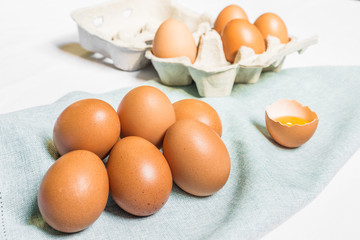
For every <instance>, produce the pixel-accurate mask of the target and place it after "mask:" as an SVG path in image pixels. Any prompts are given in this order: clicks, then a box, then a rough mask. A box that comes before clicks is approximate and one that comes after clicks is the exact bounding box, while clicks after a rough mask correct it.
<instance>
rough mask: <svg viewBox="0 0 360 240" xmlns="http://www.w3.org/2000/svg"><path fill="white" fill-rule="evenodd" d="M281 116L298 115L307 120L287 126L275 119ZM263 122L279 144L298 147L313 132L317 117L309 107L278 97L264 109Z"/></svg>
mask: <svg viewBox="0 0 360 240" xmlns="http://www.w3.org/2000/svg"><path fill="white" fill-rule="evenodd" d="M283 116H292V117H299V118H302V119H305V120H307V121H308V123H306V124H304V125H297V124H294V125H292V126H288V125H286V124H282V123H280V122H278V121H276V119H278V118H279V117H283ZM265 122H266V128H267V129H268V131H269V133H270V135H271V137H272V138H273V139H274V140H275V141H276V142H277V143H279V144H280V145H282V146H284V147H288V148H295V147H299V146H301V145H302V144H304V143H305V142H307V141H308V140H309V139H310V138H311V137H312V136H313V135H314V133H315V130H316V128H317V125H318V122H319V119H318V116H317V114H316V113H315V112H313V111H311V110H310V108H309V107H307V106H303V105H302V104H301V103H299V102H297V101H296V100H289V99H280V100H278V101H276V102H274V103H273V104H271V105H270V106H267V107H266V110H265Z"/></svg>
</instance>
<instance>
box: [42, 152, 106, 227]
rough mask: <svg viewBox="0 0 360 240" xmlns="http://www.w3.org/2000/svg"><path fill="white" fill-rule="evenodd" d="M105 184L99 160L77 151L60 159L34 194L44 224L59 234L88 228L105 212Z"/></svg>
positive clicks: (103, 170) (102, 166)
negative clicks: (36, 195) (36, 197)
mask: <svg viewBox="0 0 360 240" xmlns="http://www.w3.org/2000/svg"><path fill="white" fill-rule="evenodd" d="M108 194H109V180H108V175H107V172H106V168H105V166H104V163H103V162H102V161H101V159H100V158H99V157H98V156H97V155H95V154H94V153H92V152H89V151H86V150H77V151H73V152H69V153H67V154H65V155H63V156H62V157H60V158H59V159H58V160H56V162H55V163H54V164H53V165H52V166H51V167H50V168H49V170H48V171H47V173H46V174H45V176H44V178H43V180H42V182H41V185H40V189H39V192H38V206H39V210H40V213H41V215H42V217H43V218H44V220H45V221H46V222H47V223H48V224H49V225H50V226H51V227H53V228H54V229H56V230H58V231H61V232H67V233H71V232H78V231H81V230H83V229H85V228H87V227H88V226H90V225H91V224H92V223H93V222H95V220H96V219H97V218H98V217H99V216H100V214H101V213H102V211H103V210H104V209H105V206H106V202H107V199H108Z"/></svg>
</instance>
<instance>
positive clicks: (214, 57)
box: [145, 28, 318, 97]
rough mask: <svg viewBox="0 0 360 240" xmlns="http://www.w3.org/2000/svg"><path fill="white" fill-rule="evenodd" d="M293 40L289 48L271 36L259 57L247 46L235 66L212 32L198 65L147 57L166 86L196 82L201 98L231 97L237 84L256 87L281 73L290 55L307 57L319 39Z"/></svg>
mask: <svg viewBox="0 0 360 240" xmlns="http://www.w3.org/2000/svg"><path fill="white" fill-rule="evenodd" d="M203 29H204V28H202V30H203ZM290 38H291V40H290V41H289V42H288V43H287V44H282V43H280V40H279V39H278V38H276V37H273V36H268V37H267V39H266V41H267V46H268V47H267V49H266V51H265V52H264V53H262V54H255V52H254V51H253V50H252V49H251V48H248V47H245V46H243V47H241V48H240V49H239V51H238V53H237V55H236V57H235V61H234V63H233V64H231V63H230V62H228V61H226V58H225V54H224V49H223V44H222V41H221V37H220V35H219V34H218V33H217V32H216V31H215V30H211V29H210V30H208V31H205V32H204V33H203V34H202V35H201V37H200V39H199V45H198V55H197V58H196V61H195V63H194V64H191V62H190V60H189V59H188V58H187V57H178V58H158V57H156V56H154V55H153V54H152V52H151V49H149V50H147V51H146V54H145V56H146V57H147V58H148V59H150V60H151V62H152V64H153V65H154V67H155V69H156V71H157V72H158V75H159V78H160V81H161V82H162V83H163V84H165V85H169V86H185V85H190V84H191V83H192V81H194V82H195V84H196V87H197V90H198V92H199V95H200V96H202V97H220V96H228V95H230V94H231V91H232V88H233V85H234V83H256V82H257V81H258V80H259V77H260V75H261V73H262V72H263V71H279V70H280V69H281V65H282V63H283V62H284V59H285V57H286V56H287V55H289V54H291V53H294V52H298V53H303V51H305V50H306V49H307V48H308V47H309V46H311V45H313V44H316V43H317V41H318V38H317V36H313V37H308V38H304V39H298V38H296V37H294V36H291V37H290Z"/></svg>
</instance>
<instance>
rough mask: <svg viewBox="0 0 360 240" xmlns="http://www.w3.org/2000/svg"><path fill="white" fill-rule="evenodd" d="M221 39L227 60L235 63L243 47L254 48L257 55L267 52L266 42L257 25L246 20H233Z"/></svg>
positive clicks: (226, 27)
mask: <svg viewBox="0 0 360 240" xmlns="http://www.w3.org/2000/svg"><path fill="white" fill-rule="evenodd" d="M221 39H222V42H223V47H224V52H225V57H226V60H227V61H229V62H231V63H233V62H234V60H235V57H236V54H237V53H238V51H239V49H240V48H241V47H242V46H246V47H249V48H252V49H253V50H254V52H255V54H261V53H264V52H265V41H264V38H263V36H262V35H261V33H260V31H259V30H258V29H257V28H256V27H255V25H253V24H251V23H249V22H248V21H246V20H244V19H233V20H231V21H230V22H229V23H228V24H227V25H226V26H225V28H224V30H223V32H222V35H221Z"/></svg>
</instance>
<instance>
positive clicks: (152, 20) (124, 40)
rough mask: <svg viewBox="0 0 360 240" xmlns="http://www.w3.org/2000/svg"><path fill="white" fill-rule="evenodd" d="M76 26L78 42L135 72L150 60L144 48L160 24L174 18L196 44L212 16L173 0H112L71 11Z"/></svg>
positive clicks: (116, 65)
mask: <svg viewBox="0 0 360 240" xmlns="http://www.w3.org/2000/svg"><path fill="white" fill-rule="evenodd" d="M71 16H72V18H73V19H74V21H75V22H76V23H77V25H78V31H79V39H80V44H81V46H82V47H83V48H85V49H87V50H88V51H92V52H98V53H101V54H102V55H104V56H105V57H108V58H111V59H112V60H113V62H114V65H115V67H117V68H119V69H122V70H126V71H135V70H139V69H141V68H143V67H145V66H146V65H147V64H148V63H149V59H147V58H145V56H144V55H145V51H146V50H147V49H149V48H151V46H152V40H153V38H154V35H155V32H156V30H157V28H158V27H159V26H160V24H161V23H162V22H163V21H164V20H166V19H168V18H175V19H178V20H180V21H182V22H184V23H185V25H187V27H188V28H189V29H190V31H191V32H192V33H193V35H194V37H195V41H196V43H197V41H198V39H199V37H200V35H201V34H202V32H204V31H205V30H204V26H205V29H206V30H207V29H210V24H211V23H212V18H211V17H210V16H209V15H207V14H198V13H195V12H193V11H191V10H189V9H186V8H184V7H182V6H179V5H177V4H176V3H175V1H172V0H153V1H144V0H132V1H127V0H115V1H110V2H106V3H103V4H100V5H97V6H92V7H88V8H83V9H78V10H76V11H74V12H72V14H71Z"/></svg>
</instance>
